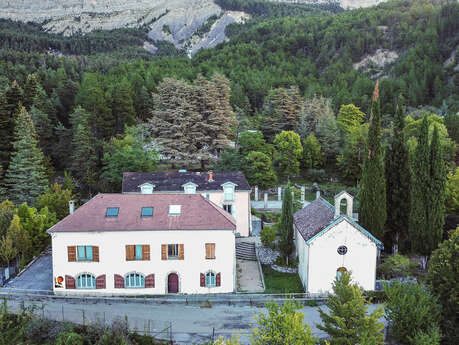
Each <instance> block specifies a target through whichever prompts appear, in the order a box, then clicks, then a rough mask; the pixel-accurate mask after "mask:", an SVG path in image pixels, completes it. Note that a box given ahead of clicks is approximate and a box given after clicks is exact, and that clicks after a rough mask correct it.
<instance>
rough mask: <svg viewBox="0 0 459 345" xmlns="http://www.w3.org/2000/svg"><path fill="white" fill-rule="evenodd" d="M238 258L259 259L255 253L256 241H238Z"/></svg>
mask: <svg viewBox="0 0 459 345" xmlns="http://www.w3.org/2000/svg"><path fill="white" fill-rule="evenodd" d="M236 259H239V260H252V261H257V254H256V253H255V243H250V242H238V243H236Z"/></svg>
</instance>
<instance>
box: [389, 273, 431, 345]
mask: <svg viewBox="0 0 459 345" xmlns="http://www.w3.org/2000/svg"><path fill="white" fill-rule="evenodd" d="M384 291H385V292H386V295H387V303H386V307H385V312H386V320H387V322H388V326H389V335H390V337H391V338H392V339H393V340H395V341H396V342H397V343H398V344H400V345H413V344H416V343H415V339H418V340H419V341H421V339H425V338H426V336H424V335H422V334H420V332H425V331H426V330H430V329H431V328H432V327H433V328H438V325H439V321H440V307H439V305H438V304H437V298H436V297H435V296H434V295H433V294H432V293H431V292H430V291H429V290H428V289H427V288H426V287H425V286H423V285H421V284H402V283H400V282H393V283H392V285H390V286H389V285H386V286H385V288H384ZM432 334H433V333H432ZM419 344H426V343H422V342H420V343H419Z"/></svg>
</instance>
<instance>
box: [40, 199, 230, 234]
mask: <svg viewBox="0 0 459 345" xmlns="http://www.w3.org/2000/svg"><path fill="white" fill-rule="evenodd" d="M169 205H181V214H180V216H169ZM151 206H152V207H153V208H154V209H153V217H143V218H142V217H141V210H142V207H151ZM107 207H119V213H118V217H106V216H105V214H106V212H107ZM235 229H236V224H235V221H234V219H233V217H232V216H231V215H230V214H229V213H228V212H226V211H225V210H223V209H221V208H220V207H218V206H217V205H215V204H213V203H212V202H211V201H209V200H206V199H205V198H204V197H203V196H202V195H200V194H98V195H96V196H95V197H94V198H92V199H91V200H89V201H88V202H87V203H86V204H84V205H83V206H81V207H80V208H78V209H77V210H76V211H75V212H74V213H73V214H71V215H68V216H67V217H65V218H64V219H63V220H61V221H60V222H59V223H57V224H56V225H54V226H53V227H52V228H50V229H49V230H48V232H50V233H52V232H67V231H69V232H71V231H130V230H131V231H132V230H235Z"/></svg>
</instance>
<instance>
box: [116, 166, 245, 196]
mask: <svg viewBox="0 0 459 345" xmlns="http://www.w3.org/2000/svg"><path fill="white" fill-rule="evenodd" d="M212 180H213V181H209V173H208V172H176V171H174V172H155V173H150V172H125V173H124V174H123V186H122V192H123V193H140V188H139V186H140V185H141V184H143V183H147V182H148V183H151V184H153V185H155V187H154V191H155V192H157V191H162V192H177V191H183V187H182V185H184V184H185V183H187V182H193V183H195V184H197V185H198V186H197V187H196V190H197V191H206V190H222V186H221V185H222V184H223V183H225V182H232V183H235V184H236V185H237V186H236V187H235V188H236V190H250V186H249V183H248V182H247V180H246V178H245V176H244V174H243V173H242V172H240V171H214V172H213V178H212Z"/></svg>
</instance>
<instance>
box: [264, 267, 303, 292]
mask: <svg viewBox="0 0 459 345" xmlns="http://www.w3.org/2000/svg"><path fill="white" fill-rule="evenodd" d="M262 269H263V275H264V278H265V285H266V290H265V293H302V292H304V290H303V285H302V284H301V280H300V277H299V276H298V274H288V273H281V272H277V271H274V270H273V269H272V268H271V267H269V266H265V265H262Z"/></svg>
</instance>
